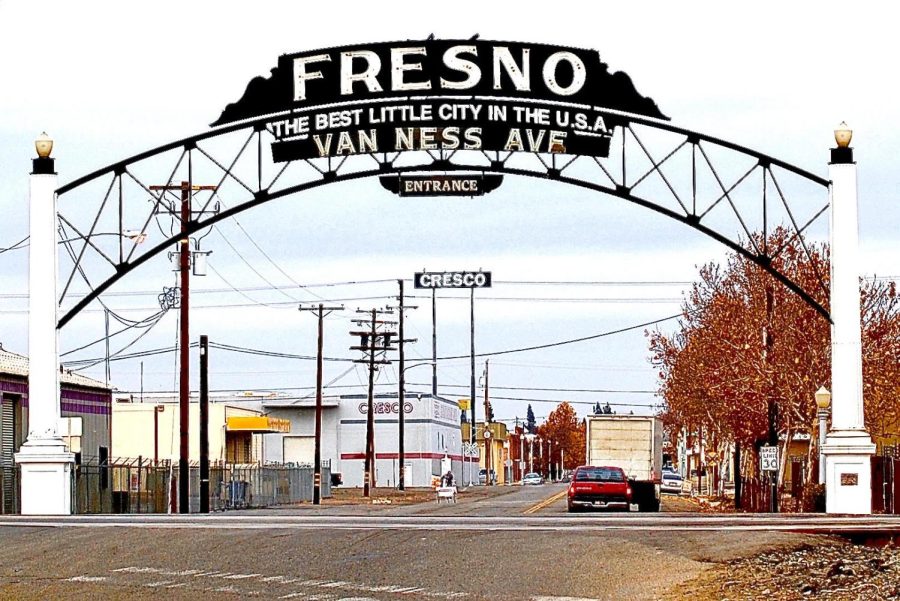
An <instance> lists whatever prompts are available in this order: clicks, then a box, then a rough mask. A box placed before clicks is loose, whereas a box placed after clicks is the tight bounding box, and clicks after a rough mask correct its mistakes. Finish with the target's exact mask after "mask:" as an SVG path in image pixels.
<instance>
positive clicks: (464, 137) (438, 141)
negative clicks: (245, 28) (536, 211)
mask: <svg viewBox="0 0 900 601" xmlns="http://www.w3.org/2000/svg"><path fill="white" fill-rule="evenodd" d="M623 113H630V114H633V115H639V116H645V117H653V118H657V119H666V116H665V115H663V114H662V112H660V110H659V109H658V108H657V106H656V103H654V102H653V100H652V99H650V98H647V97H644V96H641V95H640V94H638V92H637V90H636V89H635V87H634V85H633V84H632V82H631V79H630V78H629V77H628V75H626V74H625V73H622V72H615V73H610V72H609V69H608V67H607V65H606V64H605V63H603V62H601V61H600V57H599V55H598V54H597V52H595V51H591V50H584V49H579V48H568V47H561V46H548V45H543V44H523V43H516V42H490V41H486V40H424V41H407V42H394V43H379V44H367V45H361V46H346V47H340V48H331V49H327V50H316V51H310V52H304V53H298V54H289V55H282V56H281V57H279V59H278V65H277V66H276V67H275V68H274V69H272V72H271V75H270V76H269V77H267V78H263V77H257V78H254V79H253V80H251V81H250V83H249V84H248V86H247V90H246V91H245V92H244V95H243V96H242V97H241V99H240V100H238V101H237V102H235V103H233V104H229V105H228V106H227V107H226V108H225V110H224V111H223V112H222V114H221V116H220V117H219V118H218V119H217V120H216V121H215V123H213V125H223V124H227V123H234V122H237V121H244V120H250V119H261V118H263V119H265V127H266V128H267V129H268V131H269V132H271V133H272V135H273V136H274V137H275V138H276V141H275V142H274V143H273V145H272V154H273V158H274V160H275V161H290V160H295V159H310V158H319V157H331V156H345V155H351V154H371V153H378V152H400V151H406V150H479V151H486V150H494V151H506V152H515V151H523V152H540V153H566V154H575V155H579V154H580V155H588V156H598V157H605V156H608V154H609V145H610V139H611V137H612V134H613V130H614V128H615V127H616V126H622V125H625V124H627V123H628V115H627V114H623Z"/></svg>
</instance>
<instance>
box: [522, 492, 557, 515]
mask: <svg viewBox="0 0 900 601" xmlns="http://www.w3.org/2000/svg"><path fill="white" fill-rule="evenodd" d="M564 496H566V491H564V490H563V491H560V492H558V493H556V494H555V495H553V496H552V497H550V498H547V499H544V500H543V501H541V502H540V503H538V504H537V505H532V506H531V507H529V508H528V509H526V510H525V511H523V512H522V513H524V514H526V515H528V514H532V513H535V512H537V511H540V510H541V509H543V508H544V507H547V506H548V505H552V504H553V503H556V502H557V501H558V500H560V499H562V498H563V497H564Z"/></svg>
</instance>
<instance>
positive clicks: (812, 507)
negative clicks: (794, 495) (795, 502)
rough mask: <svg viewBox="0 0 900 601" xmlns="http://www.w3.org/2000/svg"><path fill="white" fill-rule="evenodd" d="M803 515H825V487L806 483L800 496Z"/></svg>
mask: <svg viewBox="0 0 900 601" xmlns="http://www.w3.org/2000/svg"><path fill="white" fill-rule="evenodd" d="M800 499H801V506H802V508H803V512H804V513H825V485H824V484H816V483H814V482H808V483H806V484H804V485H803V491H802V492H801V494H800Z"/></svg>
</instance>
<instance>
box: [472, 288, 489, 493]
mask: <svg viewBox="0 0 900 601" xmlns="http://www.w3.org/2000/svg"><path fill="white" fill-rule="evenodd" d="M472 290H473V291H474V288H473V289H472ZM488 361H490V359H485V360H484V429H485V431H488V430H489V425H490V423H489V422H490V419H491V412H490V409H489V407H490V401H489V400H488ZM492 442H493V441H492V440H491V439H490V438H488V437H487V436H486V437H485V439H484V455H485V461H484V467H485V468H486V472H485V473H486V474H487V476H486V477H485V479H484V483H485V485H487V486H491V485H492V481H491V469H492V468H493V467H494V454H493V453H492V451H493V444H492Z"/></svg>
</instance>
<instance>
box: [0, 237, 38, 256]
mask: <svg viewBox="0 0 900 601" xmlns="http://www.w3.org/2000/svg"><path fill="white" fill-rule="evenodd" d="M30 237H31V236H25V237H24V238H22V239H21V240H19V241H18V242H16V243H15V244H13V245H12V246H9V247H7V248H0V255H2V254H3V253H5V252H9V251H13V250H22V249H23V248H26V247H27V246H28V244H25V242H28V239H29V238H30Z"/></svg>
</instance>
